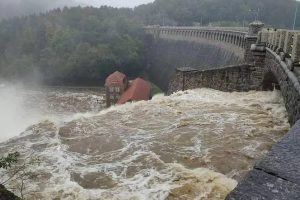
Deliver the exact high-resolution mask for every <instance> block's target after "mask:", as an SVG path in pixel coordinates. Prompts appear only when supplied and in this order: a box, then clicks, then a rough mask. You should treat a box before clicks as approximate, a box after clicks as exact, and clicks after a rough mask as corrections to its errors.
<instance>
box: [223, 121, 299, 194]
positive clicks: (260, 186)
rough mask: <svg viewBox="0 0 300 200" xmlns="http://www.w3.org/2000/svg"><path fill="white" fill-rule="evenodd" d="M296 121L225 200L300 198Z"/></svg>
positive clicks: (297, 126)
mask: <svg viewBox="0 0 300 200" xmlns="http://www.w3.org/2000/svg"><path fill="white" fill-rule="evenodd" d="M299 144H300V120H299V121H298V122H297V123H296V124H295V125H294V126H293V127H292V129H291V130H290V131H289V133H288V134H287V135H286V136H285V137H284V138H283V139H282V140H281V141H280V142H278V143H277V144H276V145H274V146H273V148H272V149H271V151H270V152H269V153H268V154H267V156H266V157H265V158H263V159H262V160H261V161H259V162H258V163H257V164H256V165H255V167H254V169H253V170H252V171H251V172H250V173H249V174H248V176H247V177H246V178H245V179H244V180H243V181H242V182H241V183H239V184H238V186H237V187H236V189H235V190H234V191H233V192H231V193H230V194H229V195H228V196H227V198H226V200H298V199H300V145H299Z"/></svg>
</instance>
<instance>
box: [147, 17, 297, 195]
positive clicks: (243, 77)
mask: <svg viewBox="0 0 300 200" xmlns="http://www.w3.org/2000/svg"><path fill="white" fill-rule="evenodd" d="M146 32H147V33H148V34H150V35H152V36H153V37H152V38H153V46H154V47H152V49H155V45H156V41H159V42H158V43H160V40H166V41H167V42H165V43H168V42H169V43H173V44H171V46H172V45H174V46H173V47H171V48H170V49H179V50H175V51H174V52H175V53H174V54H173V55H172V53H173V51H167V52H160V50H162V49H161V48H160V47H159V44H158V49H156V51H159V52H158V53H157V54H170V56H167V58H169V57H170V58H174V60H176V57H177V58H180V59H181V60H185V58H186V59H187V60H190V59H189V57H190V56H191V55H192V58H193V59H196V60H197V55H198V52H197V53H196V55H194V56H193V54H190V53H189V51H188V50H186V47H187V46H188V43H189V44H190V45H191V49H193V50H194V49H197V48H195V47H194V46H195V45H196V46H198V49H201V50H199V52H201V51H205V53H206V54H207V55H208V59H207V60H205V59H204V60H201V62H200V63H198V66H194V64H193V63H188V61H185V62H186V63H183V64H182V63H180V65H181V66H180V67H179V66H176V65H174V66H175V67H174V66H173V73H171V75H170V76H164V78H166V79H168V78H169V85H168V87H167V89H168V92H169V93H173V92H175V91H179V90H188V89H194V88H202V87H205V88H213V89H217V90H221V91H228V92H233V91H239V92H242V91H251V90H257V91H262V90H273V89H274V88H277V89H280V91H281V94H282V96H283V100H284V103H285V107H286V110H287V113H288V120H289V123H290V125H291V126H292V128H291V130H290V131H289V133H288V134H287V135H286V136H285V137H284V138H283V139H282V140H281V141H280V142H279V143H278V144H276V145H274V146H273V148H272V149H271V151H270V152H269V153H268V154H267V156H266V157H265V158H263V159H262V160H261V161H259V162H258V163H257V164H256V165H255V166H254V169H253V170H252V171H251V172H250V173H249V174H248V176H246V178H245V179H244V180H243V181H242V182H240V184H239V185H238V187H237V188H236V189H235V190H234V191H233V192H232V193H231V194H230V195H228V196H227V199H232V200H236V199H299V197H300V190H299V183H300V182H299V180H300V179H299V178H297V177H298V176H299V174H300V168H299V158H300V157H299V151H300V149H299V147H298V146H299V143H298V142H299V140H298V139H297V138H298V137H299V126H300V121H298V120H299V119H300V85H299V61H300V60H299V56H300V54H299V49H300V35H299V32H297V31H289V30H277V29H263V24H262V23H261V22H253V23H251V24H250V27H249V30H248V32H243V31H241V30H230V28H229V29H226V28H225V29H224V28H195V27H146ZM183 41H184V42H185V44H184V45H182V44H180V43H182V42H183ZM207 45H208V46H209V47H207ZM167 46H168V45H167ZM181 49H183V50H182V51H181ZM163 50H164V49H163ZM184 51H185V52H186V53H187V55H186V54H185V53H183V52H184ZM177 52H178V53H177ZM210 56H213V58H209V57H210ZM214 60H218V61H214ZM219 61H220V62H221V63H218V62H219ZM175 62H176V61H175ZM199 64H202V66H199ZM171 65H172V64H171ZM171 65H169V67H170V68H172V66H171ZM206 65H207V66H209V67H207V66H206ZM155 66H156V65H155V63H154V64H153V65H152V67H153V68H154V69H153V70H154V71H155V70H156V68H155ZM150 68H151V67H150ZM175 71H176V72H175ZM174 73H175V74H174ZM164 78H163V77H162V79H164ZM164 84H165V83H163V82H162V86H163V87H165V85H164Z"/></svg>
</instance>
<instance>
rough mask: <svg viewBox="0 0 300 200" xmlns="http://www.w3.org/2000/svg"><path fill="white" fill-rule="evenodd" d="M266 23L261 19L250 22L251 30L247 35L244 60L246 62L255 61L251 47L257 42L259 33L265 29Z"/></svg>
mask: <svg viewBox="0 0 300 200" xmlns="http://www.w3.org/2000/svg"><path fill="white" fill-rule="evenodd" d="M263 27H264V24H263V23H262V22H260V21H255V22H252V23H251V24H249V32H248V34H247V35H246V37H245V43H244V49H245V55H244V60H245V62H248V63H251V62H253V53H252V51H251V49H252V50H253V48H251V45H252V44H256V42H257V39H258V33H259V32H260V31H261V30H262V29H263Z"/></svg>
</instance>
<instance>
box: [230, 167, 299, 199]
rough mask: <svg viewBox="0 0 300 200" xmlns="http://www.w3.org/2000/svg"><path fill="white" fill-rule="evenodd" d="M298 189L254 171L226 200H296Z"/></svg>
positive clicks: (274, 177) (296, 186)
mask: <svg viewBox="0 0 300 200" xmlns="http://www.w3.org/2000/svg"><path fill="white" fill-rule="evenodd" d="M296 199H300V187H299V185H297V184H294V183H292V182H289V181H287V180H284V179H281V178H278V177H276V176H273V175H270V174H268V173H265V172H263V171H260V170H257V169H254V170H252V171H251V172H250V173H249V174H248V176H247V177H246V178H245V180H244V181H242V182H241V183H240V184H239V185H238V187H236V189H235V190H233V192H231V193H230V194H229V195H228V196H227V198H226V200H296Z"/></svg>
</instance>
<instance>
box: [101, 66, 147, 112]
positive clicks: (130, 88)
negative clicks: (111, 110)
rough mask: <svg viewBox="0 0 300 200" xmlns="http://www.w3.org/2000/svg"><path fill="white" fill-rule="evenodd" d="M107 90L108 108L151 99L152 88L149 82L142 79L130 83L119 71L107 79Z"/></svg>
mask: <svg viewBox="0 0 300 200" xmlns="http://www.w3.org/2000/svg"><path fill="white" fill-rule="evenodd" d="M105 89H106V106H107V107H110V106H112V105H115V104H124V103H127V102H132V101H141V100H149V99H150V98H151V86H150V84H149V83H148V82H147V81H145V80H143V79H141V78H136V79H135V80H133V81H128V79H127V77H126V75H125V74H123V73H121V72H118V71H116V72H114V73H112V74H111V75H109V76H108V77H107V79H106V81H105Z"/></svg>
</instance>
